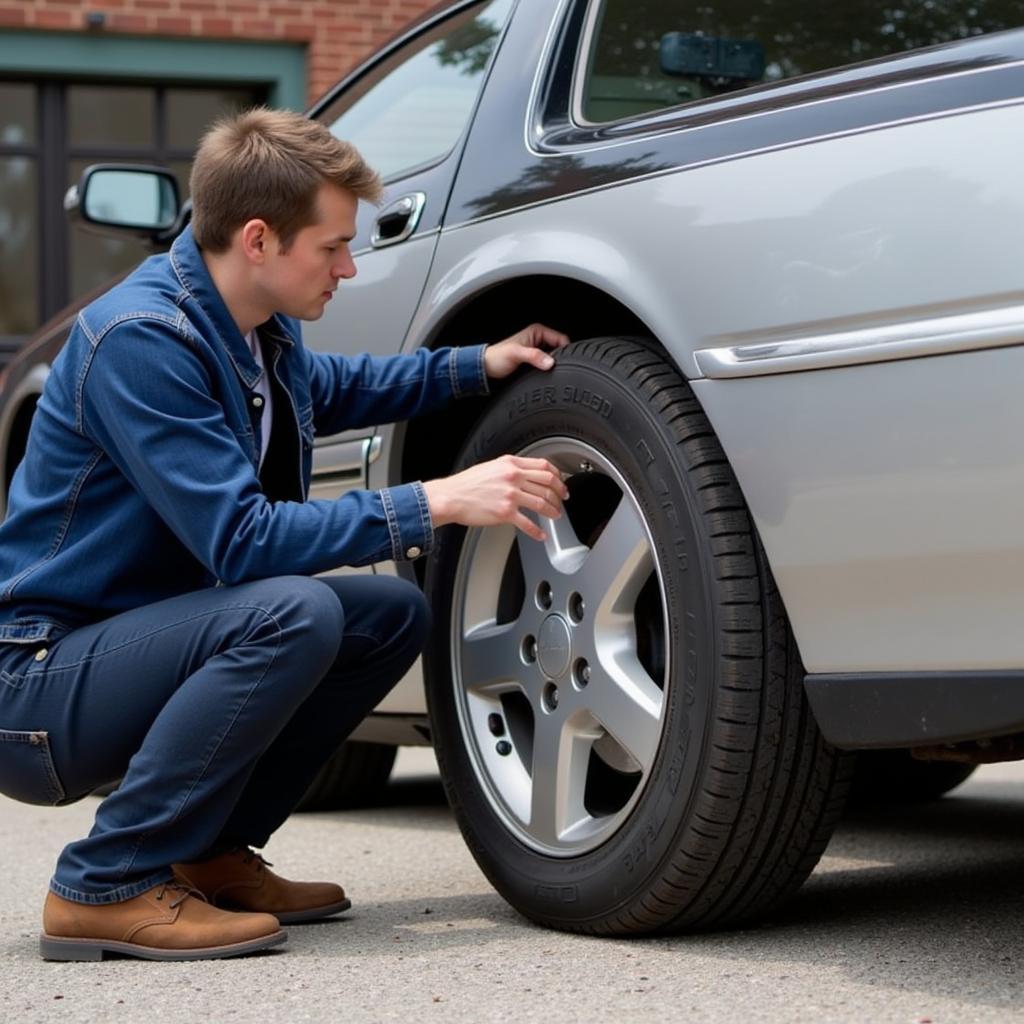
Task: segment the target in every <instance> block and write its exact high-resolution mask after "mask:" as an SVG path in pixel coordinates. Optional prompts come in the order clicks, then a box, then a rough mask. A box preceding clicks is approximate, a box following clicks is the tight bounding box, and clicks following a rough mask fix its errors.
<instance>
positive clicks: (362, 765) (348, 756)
mask: <svg viewBox="0 0 1024 1024" xmlns="http://www.w3.org/2000/svg"><path fill="white" fill-rule="evenodd" d="M397 753H398V748H397V747H395V746H392V745H390V744H387V743H360V742H358V741H355V740H349V741H348V742H347V743H343V744H342V745H341V746H340V747H339V748H338V750H337V751H336V753H335V754H334V755H333V756H332V757H331V759H330V760H329V761H328V762H327V763H326V764H325V765H324V766H323V768H321V769H320V772H319V774H318V775H317V777H316V778H315V779H314V780H313V782H312V783H311V785H310V787H309V789H307V790H306V794H305V796H303V798H302V800H300V801H299V806H298V807H296V808H295V809H296V810H297V811H341V810H347V809H349V808H353V807H369V806H371V805H373V804H375V803H377V802H379V801H380V798H381V791H382V790H383V789H384V787H385V786H386V785H387V781H388V778H389V777H390V776H391V769H392V768H393V767H394V764H395V756H396V755H397Z"/></svg>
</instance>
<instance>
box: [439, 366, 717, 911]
mask: <svg viewBox="0 0 1024 1024" xmlns="http://www.w3.org/2000/svg"><path fill="white" fill-rule="evenodd" d="M666 365H667V364H666ZM675 383H676V384H677V385H679V384H682V381H681V379H679V378H676V380H675ZM551 437H568V438H572V439H575V440H578V441H582V442H584V443H586V444H589V445H591V446H593V447H595V448H597V449H598V450H599V451H601V452H602V454H604V455H605V456H606V457H607V458H608V459H609V460H610V461H611V462H612V463H613V464H614V465H615V467H616V468H617V470H618V471H619V472H620V473H621V474H622V476H623V477H624V479H625V480H626V481H627V482H628V484H629V486H630V488H631V489H632V491H633V493H634V495H635V497H636V498H637V500H638V503H639V505H640V508H641V511H642V513H643V516H644V518H645V520H646V522H647V524H648V528H649V529H650V532H651V535H652V537H653V539H654V548H655V555H656V558H657V560H658V563H659V565H660V566H661V573H662V584H663V589H664V596H665V600H666V602H667V612H668V614H667V625H668V665H669V670H668V673H667V677H668V678H667V681H666V687H665V704H664V711H663V726H662V736H661V741H660V744H659V748H658V752H657V755H656V757H655V761H654V765H653V767H652V769H651V772H650V774H649V777H648V779H647V781H646V785H645V786H644V789H643V792H642V793H641V795H640V797H639V799H638V801H637V803H636V805H635V806H634V808H633V810H632V812H631V814H630V815H629V817H628V818H627V820H626V821H625V822H624V824H623V825H622V826H621V827H620V828H619V829H618V831H617V832H616V833H615V834H614V835H613V836H612V837H610V838H609V839H608V840H607V841H605V842H604V843H603V844H602V845H600V846H599V847H597V848H595V849H594V850H592V851H590V852H588V853H585V854H582V855H578V856H573V857H566V858H558V857H551V856H545V855H543V854H540V853H538V852H536V851H534V850H532V849H530V848H529V847H527V846H526V845H525V844H523V843H522V842H520V841H519V840H517V839H516V838H515V837H514V836H513V835H512V834H511V833H510V832H509V831H508V829H507V827H506V826H505V825H504V823H503V822H502V821H501V819H500V818H499V817H498V815H497V814H496V813H495V811H494V809H493V808H492V806H491V804H490V802H489V800H488V797H487V796H486V794H485V792H484V790H483V788H482V787H481V785H480V783H479V782H478V780H477V778H476V773H475V771H474V768H473V765H472V762H471V756H470V754H469V752H468V751H467V748H466V744H467V742H469V743H472V742H474V740H473V739H472V738H470V739H468V740H467V739H466V738H465V737H464V736H463V735H462V730H461V726H460V716H459V713H458V709H457V707H456V698H455V692H454V686H453V681H452V674H451V671H450V668H449V665H450V661H451V639H450V637H451V616H452V612H453V596H454V593H453V591H454V583H455V577H456V571H457V566H458V562H459V555H460V552H461V548H462V545H463V543H464V541H465V538H466V530H465V529H464V528H461V527H446V528H445V529H443V530H441V531H439V537H438V542H437V545H436V547H435V551H434V555H433V558H432V561H431V565H430V567H429V571H428V577H427V592H428V597H429V598H430V600H431V603H432V606H433V607H434V609H435V620H436V622H435V634H434V638H433V643H432V648H431V654H430V656H429V657H428V660H427V680H428V685H427V694H428V705H429V708H430V714H431V721H432V728H433V731H434V737H435V747H436V748H437V751H438V760H439V763H440V764H441V769H442V775H443V777H444V780H445V785H446V788H447V790H448V794H449V799H450V800H451V802H452V805H453V807H454V808H455V811H456V814H457V816H458V818H459V823H460V827H461V828H462V830H463V834H464V836H465V838H466V841H467V843H468V844H469V846H470V848H471V850H472V852H473V853H474V856H475V857H476V859H477V861H478V862H479V864H480V866H481V868H482V869H483V870H484V872H485V873H486V874H487V875H488V877H489V878H490V880H491V881H492V883H493V884H494V885H495V887H496V888H497V889H498V890H499V892H501V893H502V894H503V895H504V896H505V897H506V898H507V899H508V900H509V902H511V903H512V904H513V905H514V906H516V907H517V908H518V909H520V910H521V911H522V912H524V913H526V914H528V915H529V916H532V917H535V918H537V919H539V920H544V921H549V922H551V923H557V924H560V925H562V926H570V927H571V926H573V925H585V924H586V923H587V922H596V921H599V920H601V919H605V918H607V917H608V916H609V914H614V913H615V912H616V910H617V909H620V908H621V909H626V908H628V907H629V906H630V905H631V904H633V903H634V902H635V901H636V900H638V899H640V898H642V896H643V894H644V893H645V892H646V891H647V890H648V888H649V883H650V879H651V878H652V877H654V876H655V875H656V874H657V873H658V872H659V870H660V868H661V866H662V865H663V863H664V861H665V860H666V858H668V857H669V856H671V854H672V852H673V851H674V850H675V849H677V848H678V846H679V844H680V841H681V833H683V832H685V831H686V829H687V827H688V823H689V819H690V816H691V809H692V803H693V799H694V796H695V794H696V793H698V792H699V791H700V788H701V787H702V786H703V785H704V782H705V779H704V776H705V772H706V766H705V761H706V756H705V745H706V743H707V737H708V734H709V723H710V722H711V721H712V718H713V714H714V691H715V679H714V671H715V664H716V645H715V639H714V637H715V629H714V622H713V621H712V619H713V610H714V608H715V602H714V601H713V600H712V597H711V589H712V588H713V586H714V581H713V573H712V572H711V571H710V565H711V555H712V553H711V551H710V547H709V544H708V541H707V540H706V539H705V535H704V533H703V531H702V530H701V529H700V526H699V522H698V517H699V515H700V512H699V507H700V506H699V500H698V496H697V494H696V493H695V492H694V489H693V485H692V483H691V481H690V479H689V478H688V474H687V472H686V468H685V467H684V466H683V465H682V463H681V459H682V451H681V447H680V445H679V440H678V438H676V437H675V436H673V434H672V432H671V428H670V427H669V426H668V425H667V424H665V423H662V422H661V420H660V419H659V417H658V415H657V413H656V411H655V409H654V408H653V406H652V405H651V403H650V401H649V400H646V399H645V397H644V396H643V395H642V394H638V393H637V392H635V391H633V390H631V389H630V387H629V386H628V384H626V383H624V382H622V381H620V380H618V379H616V378H615V377H613V376H612V375H611V374H610V373H609V372H608V369H607V367H604V366H595V365H593V364H590V363H588V362H587V360H586V359H585V358H581V357H576V356H574V354H573V350H572V349H570V350H568V351H567V352H566V353H564V354H563V355H562V357H561V358H560V360H559V362H558V365H557V366H556V368H555V369H554V370H552V371H548V372H547V373H540V372H536V371H534V372H530V373H528V374H524V375H523V376H522V377H521V378H519V379H517V380H515V381H514V382H513V383H512V384H511V385H510V386H509V387H508V388H507V389H506V390H505V391H504V392H503V393H502V395H501V396H500V397H499V398H498V399H497V400H496V401H495V402H494V404H493V405H492V406H491V408H490V409H489V410H488V412H487V413H486V414H485V415H484V417H483V418H482V420H481V421H480V422H479V423H478V425H477V427H476V428H475V429H474V431H473V432H472V434H471V435H470V437H469V439H468V440H467V443H466V446H465V447H464V449H463V451H462V453H461V455H460V457H459V460H458V465H457V467H456V468H457V469H458V468H464V467H465V466H469V465H472V464H475V463H478V462H482V461H485V460H487V459H491V458H495V457H497V456H498V455H501V454H505V453H507V452H517V451H522V450H523V449H524V448H526V447H528V446H529V445H531V444H533V443H535V442H537V441H541V440H543V439H545V438H551Z"/></svg>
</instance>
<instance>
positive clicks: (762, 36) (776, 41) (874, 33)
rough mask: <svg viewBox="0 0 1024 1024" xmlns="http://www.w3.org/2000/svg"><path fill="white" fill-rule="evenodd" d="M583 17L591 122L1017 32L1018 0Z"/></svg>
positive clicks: (659, 2)
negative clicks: (586, 19) (586, 25)
mask: <svg viewBox="0 0 1024 1024" xmlns="http://www.w3.org/2000/svg"><path fill="white" fill-rule="evenodd" d="M591 14H592V20H591V21H590V24H591V25H592V26H593V29H592V32H591V33H590V34H589V36H588V37H587V39H588V40H589V49H588V53H587V66H586V74H585V76H584V79H583V82H582V93H581V103H580V109H579V111H578V115H579V116H581V117H582V119H583V120H584V121H588V122H591V123H603V122H607V121H615V120H618V119H619V118H622V117H629V116H631V115H635V114H642V113H646V112H647V111H651V110H659V109H662V108H664V107H671V106H676V105H677V104H680V103H688V102H692V101H694V100H700V99H704V98H707V97H709V96H718V95H721V94H722V93H727V92H734V91H736V90H738V89H744V88H748V87H750V86H753V85H758V84H761V83H764V82H775V81H781V80H782V79H785V78H793V77H795V76H797V75H806V74H809V73H811V72H814V71H824V70H826V69H829V68H835V67H842V66H844V65H847V64H854V63H858V62H860V61H865V60H870V59H872V58H874V57H884V56H888V55H892V54H898V53H902V52H904V51H906V50H914V49H918V48H920V47H924V46H932V45H934V44H936V43H945V42H950V41H953V40H957V39H966V38H968V37H970V36H977V35H982V34H984V33H986V32H996V31H999V30H1001V29H1006V28H1012V27H1015V26H1017V25H1021V24H1024V15H1022V12H1021V5H1020V2H1019V0H830V2H829V3H812V2H810V0H717V2H716V0H712V2H701V3H692V4H689V3H679V0H595V10H594V11H592V12H591ZM585 45H586V44H585Z"/></svg>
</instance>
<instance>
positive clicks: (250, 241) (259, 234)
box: [239, 217, 273, 263]
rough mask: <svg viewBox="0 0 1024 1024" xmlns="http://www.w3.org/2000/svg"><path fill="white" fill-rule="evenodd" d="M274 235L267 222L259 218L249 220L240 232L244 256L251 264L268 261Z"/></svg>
mask: <svg viewBox="0 0 1024 1024" xmlns="http://www.w3.org/2000/svg"><path fill="white" fill-rule="evenodd" d="M272 235H273V231H271V229H270V227H269V225H268V224H267V222H266V221H265V220H260V218H259V217H254V218H253V219H252V220H247V221H246V222H245V223H244V224H243V225H242V227H241V230H240V231H239V241H240V243H241V246H242V254H243V255H244V256H245V258H246V259H247V260H249V262H251V263H262V262H263V261H264V260H265V259H266V255H267V252H268V250H269V246H270V240H271V236H272Z"/></svg>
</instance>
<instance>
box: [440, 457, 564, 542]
mask: <svg viewBox="0 0 1024 1024" xmlns="http://www.w3.org/2000/svg"><path fill="white" fill-rule="evenodd" d="M423 489H424V491H426V495H427V504H428V505H429V506H430V516H431V518H432V519H433V521H434V525H435V526H444V525H445V523H461V524H462V525H463V526H497V525H498V524H499V523H512V524H513V525H514V526H517V527H518V528H519V529H520V530H522V531H523V533H525V534H526V535H527V536H528V537H532V538H533V539H534V540H539V541H543V540H546V539H547V535H546V534H545V533H544V531H543V530H541V529H540V527H538V526H537V524H536V523H534V522H533V520H532V519H530V518H529V517H528V516H526V515H525V514H524V513H523V509H530V510H531V511H533V512H536V513H538V514H539V515H542V516H546V517H547V518H548V519H557V518H558V517H559V516H560V515H561V514H562V501H563V499H565V498H568V497H569V490H568V488H567V487H566V486H565V484H564V483H562V477H561V475H560V474H559V472H558V470H557V469H555V467H554V466H553V465H552V464H551V463H550V462H548V460H547V459H527V458H523V457H521V456H519V455H502V456H500V457H499V458H497V459H492V460H491V461H490V462H481V463H480V464H479V465H476V466H471V467H470V468H469V469H465V470H463V471H462V472H461V473H456V474H455V475H454V476H448V477H443V478H442V479H440V480H428V481H427V482H426V483H425V484H424V485H423Z"/></svg>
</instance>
